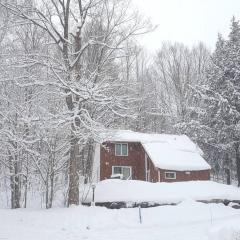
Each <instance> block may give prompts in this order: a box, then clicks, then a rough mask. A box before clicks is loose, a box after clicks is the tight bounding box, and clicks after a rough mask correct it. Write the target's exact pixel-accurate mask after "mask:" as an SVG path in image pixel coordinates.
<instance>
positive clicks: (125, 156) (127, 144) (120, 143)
mask: <svg viewBox="0 0 240 240" xmlns="http://www.w3.org/2000/svg"><path fill="white" fill-rule="evenodd" d="M117 144H119V145H122V144H124V145H127V155H122V154H121V155H118V154H117V153H116V149H117V148H116V145H117ZM114 147H115V156H118V157H128V143H115V144H114ZM121 153H122V147H121Z"/></svg>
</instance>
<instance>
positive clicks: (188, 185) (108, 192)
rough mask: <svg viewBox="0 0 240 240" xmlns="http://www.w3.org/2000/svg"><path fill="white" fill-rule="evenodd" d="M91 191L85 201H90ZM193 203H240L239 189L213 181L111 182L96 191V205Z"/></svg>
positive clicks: (99, 186) (98, 187)
mask: <svg viewBox="0 0 240 240" xmlns="http://www.w3.org/2000/svg"><path fill="white" fill-rule="evenodd" d="M91 199H92V192H91V191H89V194H88V196H87V200H86V201H91ZM186 199H194V200H206V201H208V200H213V199H222V200H225V199H227V200H240V189H239V188H237V187H234V186H229V185H226V184H220V183H216V182H213V181H190V182H176V183H150V182H144V181H136V180H130V181H125V180H117V179H109V180H104V181H101V182H99V183H98V184H97V185H96V189H95V200H96V202H120V201H124V202H155V203H160V204H161V203H162V204H166V203H179V202H181V201H183V200H186Z"/></svg>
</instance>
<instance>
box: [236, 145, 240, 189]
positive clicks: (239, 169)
mask: <svg viewBox="0 0 240 240" xmlns="http://www.w3.org/2000/svg"><path fill="white" fill-rule="evenodd" d="M239 144H240V143H239V142H238V143H236V145H235V151H236V166H237V179H238V187H240V153H239Z"/></svg>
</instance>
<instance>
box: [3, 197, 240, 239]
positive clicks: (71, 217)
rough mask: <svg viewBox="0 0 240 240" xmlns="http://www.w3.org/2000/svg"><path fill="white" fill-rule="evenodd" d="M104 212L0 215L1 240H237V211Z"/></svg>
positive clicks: (185, 206)
mask: <svg viewBox="0 0 240 240" xmlns="http://www.w3.org/2000/svg"><path fill="white" fill-rule="evenodd" d="M138 216H139V215H138V209H137V208H130V209H120V210H110V209H106V208H103V207H83V206H79V207H72V208H69V209H67V208H55V209H50V210H43V209H42V210H38V209H35V210H34V209H18V210H10V209H1V210H0V239H1V240H2V239H4V240H87V239H88V240H113V239H114V240H129V239H131V240H159V239H164V240H238V238H233V236H237V234H238V233H239V232H240V224H239V223H240V210H236V209H233V208H231V207H227V206H224V205H222V204H204V203H199V202H194V201H192V200H186V201H184V202H182V203H181V204H179V205H176V206H161V207H156V208H147V209H142V221H143V222H142V224H140V223H139V217H138Z"/></svg>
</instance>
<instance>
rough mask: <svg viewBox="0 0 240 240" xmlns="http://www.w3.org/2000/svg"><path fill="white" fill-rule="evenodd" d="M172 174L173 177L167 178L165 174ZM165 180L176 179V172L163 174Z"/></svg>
mask: <svg viewBox="0 0 240 240" xmlns="http://www.w3.org/2000/svg"><path fill="white" fill-rule="evenodd" d="M169 173H170V174H174V177H167V174H169ZM164 176H165V179H176V178H177V174H176V172H165V173H164Z"/></svg>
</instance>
